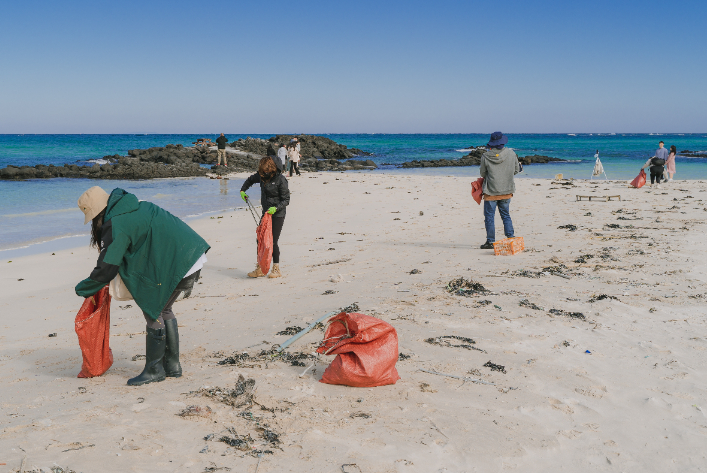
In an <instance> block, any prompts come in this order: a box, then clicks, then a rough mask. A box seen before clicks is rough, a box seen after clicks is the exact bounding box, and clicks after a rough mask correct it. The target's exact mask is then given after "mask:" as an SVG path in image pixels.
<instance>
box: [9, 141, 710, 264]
mask: <svg viewBox="0 0 710 473" xmlns="http://www.w3.org/2000/svg"><path fill="white" fill-rule="evenodd" d="M216 136H218V133H215V134H190V135H0V168H2V167H5V166H7V165H8V164H13V165H18V166H21V165H35V164H46V165H48V164H54V165H63V164H65V163H72V164H80V165H81V164H92V163H93V162H96V160H99V159H100V158H101V157H103V156H105V155H113V154H120V155H126V154H127V152H128V150H129V149H134V148H141V149H142V148H150V147H153V146H165V145H166V144H169V143H172V144H182V145H184V146H192V143H193V142H194V141H195V140H196V139H197V138H203V137H212V138H213V139H214V138H216ZM226 136H227V137H228V138H229V140H230V142H231V141H234V140H237V139H239V138H246V137H247V136H251V137H253V138H269V137H270V136H273V135H271V134H269V135H253V134H252V135H244V134H229V133H227V134H226ZM321 136H326V137H328V138H330V139H332V140H334V141H337V142H338V143H342V144H345V145H347V146H348V147H351V148H359V149H362V150H364V151H368V152H370V153H374V156H372V157H371V158H370V159H372V160H373V161H375V162H376V163H377V164H378V165H379V166H380V169H378V170H377V171H369V172H384V173H398V174H399V173H410V174H425V175H457V176H461V175H470V176H471V177H477V176H478V168H477V166H471V167H450V168H424V169H401V168H398V167H397V165H398V164H401V163H403V162H405V161H411V160H415V159H416V160H435V159H453V158H460V157H462V156H464V155H466V154H468V152H469V151H468V150H465V148H467V147H470V146H480V145H484V144H485V143H486V142H487V141H488V137H489V135H488V134H412V135H408V134H394V135H392V134H323V135H321ZM508 138H509V142H508V146H509V147H511V148H513V149H515V151H516V152H517V153H518V155H519V156H527V155H533V154H539V155H545V156H551V157H554V158H562V159H567V160H570V161H571V162H568V163H549V164H536V165H530V166H525V169H524V172H523V174H522V175H518V177H520V178H525V177H532V178H552V177H553V176H554V175H555V174H558V173H562V174H563V175H564V177H573V178H575V179H589V178H590V175H591V172H592V168H593V167H594V153H595V151H596V150H599V156H600V158H601V160H602V163H603V165H604V169H605V171H606V174H607V177H608V178H609V179H623V180H631V179H633V178H634V177H635V176H636V175H637V174H638V171H639V169H640V168H641V166H642V165H643V164H644V162H645V161H646V159H648V157H650V156H652V155H653V153H654V151H655V149H656V147H657V145H658V141H660V140H663V141H664V142H665V143H666V147H667V148H670V146H671V145H675V146H676V148H677V149H678V151H679V152H680V151H682V150H689V151H702V152H706V151H707V134H705V133H703V134H694V133H686V134H682V133H674V134H656V133H651V134H648V133H646V134H623V133H618V134H613V133H608V134H597V133H594V134H591V133H576V134H508ZM676 168H677V171H678V172H677V174H676V175H675V179H679V180H682V179H706V178H707V158H705V157H702V158H699V157H677V158H676ZM366 172H367V171H366ZM242 182H243V181H242V180H238V179H232V180H228V181H225V180H211V179H205V178H176V179H152V180H143V181H102V180H94V179H59V178H58V179H35V180H29V181H0V257H1V256H8V255H14V254H19V253H18V251H19V250H20V249H24V251H25V252H28V251H32V249H33V248H34V249H35V250H36V248H39V246H36V245H41V244H42V242H46V241H50V240H54V239H58V238H67V237H76V238H82V239H86V238H87V237H86V235H87V234H88V228H87V227H84V226H83V225H82V223H83V217H82V216H81V215H80V212H79V210H78V209H77V207H76V200H77V198H78V197H79V196H80V195H81V193H82V192H83V191H85V190H86V189H87V188H89V187H91V186H94V185H98V186H101V187H102V188H104V189H105V190H106V191H108V192H110V191H111V190H112V189H113V188H115V187H121V188H123V189H125V190H127V191H129V192H132V193H134V194H136V195H137V196H138V198H139V199H141V200H149V201H152V202H155V203H156V204H158V205H160V206H161V207H163V208H165V209H166V210H168V211H170V212H172V213H174V214H175V215H177V216H179V217H181V218H188V219H189V218H191V217H196V216H201V215H205V214H208V213H210V212H219V211H223V210H226V209H233V208H236V207H241V206H242V204H243V202H242V200H241V198H240V197H239V188H240V187H241V185H242ZM258 192H259V191H258V189H256V188H252V190H251V191H250V194H251V193H254V196H258ZM464 197H465V196H464ZM87 241H88V240H87Z"/></svg>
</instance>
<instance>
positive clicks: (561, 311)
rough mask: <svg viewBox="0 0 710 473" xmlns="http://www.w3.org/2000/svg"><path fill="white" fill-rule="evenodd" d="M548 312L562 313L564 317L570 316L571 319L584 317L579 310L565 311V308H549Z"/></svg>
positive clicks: (553, 313) (583, 318)
mask: <svg viewBox="0 0 710 473" xmlns="http://www.w3.org/2000/svg"><path fill="white" fill-rule="evenodd" d="M548 312H549V313H550V314H552V315H564V316H565V317H572V318H573V319H581V320H585V319H586V317H585V316H584V314H583V313H581V312H567V311H566V310H560V309H550V310H549V311H548Z"/></svg>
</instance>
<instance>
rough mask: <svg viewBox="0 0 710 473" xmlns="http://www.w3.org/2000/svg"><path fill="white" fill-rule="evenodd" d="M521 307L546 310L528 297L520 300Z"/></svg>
mask: <svg viewBox="0 0 710 473" xmlns="http://www.w3.org/2000/svg"><path fill="white" fill-rule="evenodd" d="M520 307H527V308H528V309H532V310H545V309H543V308H542V307H540V306H539V305H537V304H533V303H532V302H530V301H529V300H527V299H522V300H521V301H520Z"/></svg>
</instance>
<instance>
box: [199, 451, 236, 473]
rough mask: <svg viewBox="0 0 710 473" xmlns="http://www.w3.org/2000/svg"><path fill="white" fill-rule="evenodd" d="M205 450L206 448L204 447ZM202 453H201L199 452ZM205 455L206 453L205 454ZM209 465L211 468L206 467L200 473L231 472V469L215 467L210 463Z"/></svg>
mask: <svg viewBox="0 0 710 473" xmlns="http://www.w3.org/2000/svg"><path fill="white" fill-rule="evenodd" d="M205 448H207V447H205ZM200 453H202V452H200ZM205 453H206V452H205ZM210 465H212V466H206V467H205V469H204V470H202V473H214V472H215V471H222V470H224V471H231V468H229V467H228V466H217V465H215V464H214V463H213V462H210Z"/></svg>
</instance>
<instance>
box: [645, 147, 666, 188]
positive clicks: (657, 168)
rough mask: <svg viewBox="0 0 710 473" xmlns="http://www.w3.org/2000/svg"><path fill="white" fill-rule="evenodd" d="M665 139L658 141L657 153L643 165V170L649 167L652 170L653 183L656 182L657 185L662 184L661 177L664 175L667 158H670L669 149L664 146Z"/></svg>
mask: <svg viewBox="0 0 710 473" xmlns="http://www.w3.org/2000/svg"><path fill="white" fill-rule="evenodd" d="M663 145H664V143H663V141H659V142H658V149H656V154H655V155H653V156H651V157H650V158H649V159H648V161H646V164H644V165H643V167H642V168H641V170H642V171H643V170H644V169H646V168H649V171H650V172H651V185H652V186H653V185H654V184H656V187H657V186H659V185H660V184H661V178H662V177H663V171H664V170H665V165H666V160H667V159H668V150H667V149H666V148H664V147H663Z"/></svg>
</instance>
